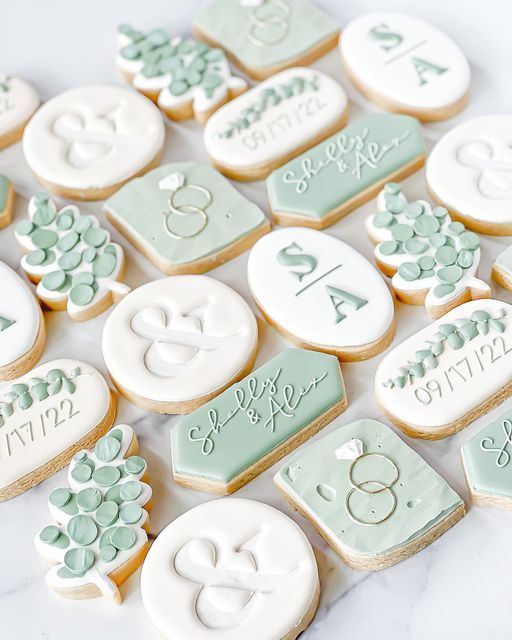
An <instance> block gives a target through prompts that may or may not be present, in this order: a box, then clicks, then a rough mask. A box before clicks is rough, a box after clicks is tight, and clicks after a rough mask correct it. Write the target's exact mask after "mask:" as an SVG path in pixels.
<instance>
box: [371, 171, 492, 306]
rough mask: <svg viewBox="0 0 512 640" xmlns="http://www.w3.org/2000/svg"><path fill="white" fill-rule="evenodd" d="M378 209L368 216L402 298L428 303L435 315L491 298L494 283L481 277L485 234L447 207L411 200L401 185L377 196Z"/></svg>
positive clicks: (385, 268)
mask: <svg viewBox="0 0 512 640" xmlns="http://www.w3.org/2000/svg"><path fill="white" fill-rule="evenodd" d="M377 210H378V213H376V214H374V215H372V216H370V217H369V218H368V219H367V220H366V230H367V231H368V234H369V236H370V239H371V240H372V241H373V242H374V243H375V244H376V245H377V246H376V247H375V260H376V262H377V265H378V267H379V269H381V271H382V272H383V273H385V274H386V275H387V276H390V277H391V278H392V279H391V284H392V286H393V289H394V291H395V293H396V295H397V297H398V298H399V299H400V300H402V301H403V302H406V303H408V304H425V307H426V308H427V311H428V313H429V315H430V316H432V317H433V318H439V317H440V316H442V315H443V314H445V313H446V312H447V311H449V310H450V309H453V307H456V306H457V305H459V304H461V303H463V302H467V301H468V300H477V299H480V298H488V297H489V296H490V295H491V289H490V287H489V285H488V284H487V283H486V282H484V281H483V280H480V279H479V278H477V277H476V274H477V271H478V266H479V264H480V238H479V237H478V236H477V234H476V233H473V232H472V231H467V230H466V228H465V227H464V225H463V224H462V223H461V222H454V221H452V219H451V217H450V216H449V214H448V211H447V210H446V208H445V207H434V208H432V207H431V205H430V204H429V203H428V202H426V201H425V200H417V201H416V202H407V199H406V197H405V196H404V194H403V193H402V190H401V187H400V185H398V184H396V183H389V184H387V185H386V186H385V187H384V189H383V190H382V191H381V192H380V194H379V197H378V199H377Z"/></svg>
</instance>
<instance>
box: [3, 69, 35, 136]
mask: <svg viewBox="0 0 512 640" xmlns="http://www.w3.org/2000/svg"><path fill="white" fill-rule="evenodd" d="M39 103H40V100H39V94H38V93H37V91H36V90H35V89H34V87H33V86H32V85H31V84H29V83H28V82H25V80H22V79H21V78H16V77H12V76H8V75H5V74H0V149H3V148H4V147H7V146H9V145H10V144H13V143H14V142H17V141H18V140H19V139H20V138H21V136H22V135H23V130H24V128H25V125H26V124H27V122H28V121H29V120H30V118H31V116H32V114H33V113H34V112H35V110H36V109H37V107H38V106H39Z"/></svg>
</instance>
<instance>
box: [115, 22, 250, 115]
mask: <svg viewBox="0 0 512 640" xmlns="http://www.w3.org/2000/svg"><path fill="white" fill-rule="evenodd" d="M118 45H119V51H118V54H117V59H116V60H117V66H118V67H119V69H120V70H121V72H122V73H123V75H124V76H125V77H126V79H127V80H128V81H129V82H131V83H132V84H133V86H134V87H135V88H136V89H137V90H138V91H140V92H141V93H143V94H144V95H145V96H147V97H148V98H150V99H151V100H153V102H156V103H157V104H158V106H159V107H160V109H162V110H163V111H164V112H165V113H166V115H167V116H168V117H169V118H171V119H173V120H186V119H189V118H195V119H196V120H198V121H199V122H206V120H208V118H209V117H210V115H211V114H212V113H213V112H214V111H215V110H216V109H218V108H219V107H220V106H221V105H222V104H224V103H225V102H227V101H228V100H231V99H232V98H235V97H236V96H238V95H240V94H241V93H243V92H244V91H245V90H246V89H247V82H246V81H245V80H243V79H242V78H239V77H237V76H234V75H232V73H231V68H230V65H229V62H228V61H227V59H226V56H225V55H224V52H223V51H222V50H221V49H212V48H211V47H209V46H208V45H206V44H204V42H197V41H196V40H194V39H192V38H182V37H181V36H178V37H175V38H170V37H169V36H168V35H167V34H166V32H165V31H163V30H162V29H154V30H153V31H150V32H149V33H148V34H144V33H142V32H141V31H136V30H135V29H133V28H132V27H131V26H130V25H127V24H123V25H121V26H120V27H119V31H118Z"/></svg>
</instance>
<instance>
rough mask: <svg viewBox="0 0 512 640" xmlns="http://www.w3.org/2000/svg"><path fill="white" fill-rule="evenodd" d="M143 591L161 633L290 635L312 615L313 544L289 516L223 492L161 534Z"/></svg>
mask: <svg viewBox="0 0 512 640" xmlns="http://www.w3.org/2000/svg"><path fill="white" fill-rule="evenodd" d="M141 591H142V601H143V604H144V608H145V609H146V613H147V614H148V616H149V618H150V620H151V622H152V623H153V625H154V626H155V628H156V630H157V632H158V633H159V634H160V636H161V637H162V638H165V639H166V640H192V639H193V640H211V639H212V638H222V640H240V638H245V640H295V639H296V638H297V637H298V636H299V635H300V634H301V633H302V632H303V631H304V629H306V628H307V626H308V625H309V623H310V622H311V620H312V619H313V616H314V615H315V611H316V608H317V606H318V598H319V593H320V587H319V581H318V569H317V565H316V560H315V556H314V554H313V550H312V548H311V545H310V543H309V541H308V539H307V538H306V536H305V535H304V533H303V532H302V531H301V529H300V528H299V527H298V525H297V524H295V522H293V520H291V519H290V518H288V516H286V515H284V513H281V512H280V511H278V510H277V509H274V508H273V507H269V506H268V505H266V504H262V503H261V502H256V501H254V500H242V499H237V498H223V499H220V500H212V501H210V502H205V503H203V504H200V505H199V506H197V507H195V508H194V509H191V510H190V511H187V512H186V513H184V514H183V515H181V516H180V517H179V518H177V519H176V520H174V521H173V522H171V524H169V525H168V526H167V527H166V528H165V529H164V530H163V531H162V532H161V533H160V535H159V536H158V538H157V539H156V540H155V542H154V543H153V545H152V547H151V549H150V550H149V553H148V556H147V558H146V560H145V562H144V565H143V567H142V575H141ZM170 602H179V606H176V607H174V606H172V607H171V606H169V603H170Z"/></svg>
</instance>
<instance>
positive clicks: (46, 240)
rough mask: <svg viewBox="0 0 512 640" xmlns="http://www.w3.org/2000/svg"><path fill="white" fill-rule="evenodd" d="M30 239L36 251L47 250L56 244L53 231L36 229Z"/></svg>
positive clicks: (55, 235)
mask: <svg viewBox="0 0 512 640" xmlns="http://www.w3.org/2000/svg"><path fill="white" fill-rule="evenodd" d="M30 239H31V240H32V242H33V243H34V246H36V247H37V248H38V249H49V248H50V247H53V245H54V244H57V240H58V236H57V234H56V233H55V231H49V230H48V229H39V228H37V229H34V231H33V232H32V233H31V234H30Z"/></svg>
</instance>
